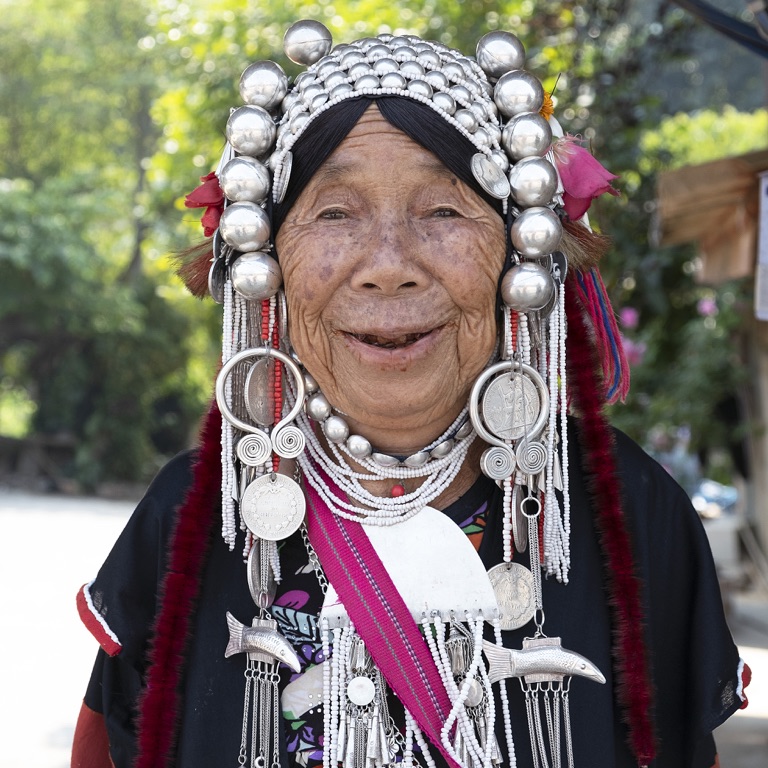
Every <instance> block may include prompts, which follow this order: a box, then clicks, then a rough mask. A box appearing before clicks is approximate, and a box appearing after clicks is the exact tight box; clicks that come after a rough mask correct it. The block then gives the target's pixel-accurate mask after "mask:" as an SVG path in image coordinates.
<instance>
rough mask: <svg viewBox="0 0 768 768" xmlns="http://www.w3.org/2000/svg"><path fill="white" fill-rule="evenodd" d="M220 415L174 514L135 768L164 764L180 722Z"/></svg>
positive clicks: (211, 512) (205, 436)
mask: <svg viewBox="0 0 768 768" xmlns="http://www.w3.org/2000/svg"><path fill="white" fill-rule="evenodd" d="M220 433H221V414H220V413H219V409H218V408H217V407H216V405H215V404H214V405H212V406H211V409H210V411H209V412H208V415H207V417H206V420H205V424H204V426H203V429H202V433H201V444H200V450H199V453H198V457H197V461H196V462H195V465H194V468H193V482H192V486H191V488H190V490H189V493H188V494H187V497H186V499H185V501H184V503H183V504H182V505H181V506H180V507H179V509H178V511H177V513H176V524H175V529H174V533H173V537H172V543H171V550H170V553H169V556H168V571H167V573H166V575H165V578H164V579H163V583H162V586H161V588H160V595H161V603H160V611H159V612H158V614H157V618H156V620H155V627H154V639H153V641H152V645H151V648H150V650H149V667H148V670H147V682H146V687H145V689H144V693H143V694H142V696H141V698H140V700H139V717H138V756H137V758H136V763H135V766H136V768H159V766H162V765H166V764H167V763H168V761H169V759H170V757H171V751H172V749H173V747H174V742H175V737H176V729H177V723H178V718H179V686H180V684H181V678H182V674H183V669H184V656H185V652H186V648H187V641H188V637H189V630H190V623H191V619H192V616H193V613H194V607H195V603H196V602H197V599H198V596H199V594H200V585H201V580H202V572H203V566H204V564H205V558H206V554H207V552H208V547H209V544H210V542H211V539H212V534H213V533H214V530H215V528H216V526H215V523H216V520H217V515H216V510H217V508H218V505H217V500H218V495H219V493H220V489H221V456H220V454H221V445H220V440H219V436H220Z"/></svg>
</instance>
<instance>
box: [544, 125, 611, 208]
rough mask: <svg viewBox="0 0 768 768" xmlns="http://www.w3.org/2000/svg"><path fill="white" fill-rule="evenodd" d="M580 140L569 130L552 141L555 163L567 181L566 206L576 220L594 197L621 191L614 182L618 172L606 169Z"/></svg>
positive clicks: (565, 188)
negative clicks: (569, 132)
mask: <svg viewBox="0 0 768 768" xmlns="http://www.w3.org/2000/svg"><path fill="white" fill-rule="evenodd" d="M579 141H581V139H579V138H578V137H577V136H571V135H570V134H568V135H567V136H565V137H564V138H562V139H557V140H556V141H555V142H554V143H553V144H552V151H553V153H554V156H555V165H556V166H557V170H558V173H559V174H560V178H561V179H562V181H563V189H564V193H563V206H564V207H565V212H566V213H567V214H568V217H569V218H570V219H572V220H576V219H578V218H580V217H581V216H583V215H584V214H585V213H586V212H587V210H588V209H589V206H590V205H591V204H592V201H593V200H594V199H595V198H596V197H599V196H600V195H602V194H603V193H604V192H608V193H609V194H611V195H618V194H619V192H618V190H616V189H614V188H613V187H612V186H611V182H612V181H613V180H614V179H617V178H618V176H615V175H614V174H612V173H611V172H610V171H608V170H606V169H605V168H604V167H603V166H602V165H601V164H600V163H599V162H598V161H597V160H595V158H594V157H593V156H592V155H591V154H590V152H589V151H588V150H586V149H584V147H582V146H581V144H579V143H578V142H579Z"/></svg>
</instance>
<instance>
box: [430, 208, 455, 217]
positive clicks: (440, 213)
mask: <svg viewBox="0 0 768 768" xmlns="http://www.w3.org/2000/svg"><path fill="white" fill-rule="evenodd" d="M432 216H434V217H436V218H441V219H442V218H446V219H447V218H451V217H455V216H461V214H460V213H459V212H458V211H457V210H455V209H454V208H437V209H436V210H435V211H433V212H432Z"/></svg>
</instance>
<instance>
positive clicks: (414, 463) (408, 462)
mask: <svg viewBox="0 0 768 768" xmlns="http://www.w3.org/2000/svg"><path fill="white" fill-rule="evenodd" d="M429 458H430V457H429V453H428V452H427V451H419V452H418V453H414V454H412V455H410V456H408V457H407V458H406V459H405V460H404V461H403V464H405V466H406V467H416V468H418V467H423V466H424V465H425V464H426V463H427V462H428V461H429Z"/></svg>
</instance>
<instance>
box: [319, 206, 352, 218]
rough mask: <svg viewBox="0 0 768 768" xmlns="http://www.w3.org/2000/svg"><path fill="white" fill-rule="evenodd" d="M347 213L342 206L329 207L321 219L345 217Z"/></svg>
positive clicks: (321, 215)
mask: <svg viewBox="0 0 768 768" xmlns="http://www.w3.org/2000/svg"><path fill="white" fill-rule="evenodd" d="M346 216H347V214H346V213H345V212H344V211H343V210H341V208H329V209H328V210H327V211H323V212H322V213H321V214H320V218H321V219H344V218H346Z"/></svg>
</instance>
